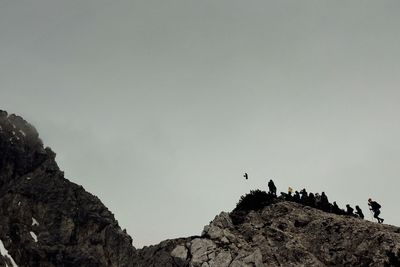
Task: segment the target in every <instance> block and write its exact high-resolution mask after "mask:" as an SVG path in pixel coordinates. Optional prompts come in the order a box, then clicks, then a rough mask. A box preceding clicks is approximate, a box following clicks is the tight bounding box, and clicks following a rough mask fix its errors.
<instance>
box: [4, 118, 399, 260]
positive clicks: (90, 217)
mask: <svg viewBox="0 0 400 267" xmlns="http://www.w3.org/2000/svg"><path fill="white" fill-rule="evenodd" d="M249 195H250V197H249V198H246V197H242V198H241V201H240V202H239V203H240V205H239V204H238V206H237V207H236V209H235V210H234V211H233V212H231V213H227V212H222V213H220V214H219V215H218V216H216V217H215V219H214V220H213V221H212V222H210V224H209V225H207V226H205V227H204V229H203V232H202V234H201V235H200V236H191V237H187V238H178V239H171V240H165V241H163V242H161V243H160V244H158V245H153V246H149V247H144V248H142V249H138V250H136V249H135V248H134V247H133V246H132V239H131V237H130V236H128V235H127V234H126V232H125V231H122V230H121V228H120V227H119V225H118V222H117V221H116V220H115V218H114V216H113V214H112V213H111V212H110V211H109V210H108V209H107V208H106V207H105V206H104V205H103V204H102V203H101V201H100V200H99V199H98V198H97V197H95V196H93V195H91V194H90V193H88V192H86V191H85V190H84V189H83V188H82V187H81V186H79V185H76V184H74V183H72V182H70V181H68V180H67V179H65V178H64V174H63V172H61V171H60V170H59V168H58V166H57V164H56V162H55V153H54V152H53V151H52V150H51V149H50V148H44V147H43V144H42V141H41V140H40V139H39V135H38V133H37V131H36V130H35V128H34V127H33V126H32V125H30V124H29V123H27V122H26V121H25V120H23V119H22V118H21V117H18V116H15V115H8V114H7V113H6V112H3V111H0V266H89V267H90V266H135V267H136V266H137V267H151V266H154V267H168V266H185V267H213V266H215V267H228V266H229V267H250V266H252V267H254V266H255V267H261V266H399V263H400V228H398V227H394V226H389V225H382V224H377V223H373V222H369V221H365V220H361V219H359V218H355V217H350V216H343V215H336V214H334V213H327V212H324V211H322V210H318V209H315V208H312V207H308V206H304V205H302V204H298V203H294V202H289V201H284V200H282V199H278V198H276V197H271V196H270V195H268V194H267V193H266V192H262V191H259V190H258V191H254V192H253V194H249Z"/></svg>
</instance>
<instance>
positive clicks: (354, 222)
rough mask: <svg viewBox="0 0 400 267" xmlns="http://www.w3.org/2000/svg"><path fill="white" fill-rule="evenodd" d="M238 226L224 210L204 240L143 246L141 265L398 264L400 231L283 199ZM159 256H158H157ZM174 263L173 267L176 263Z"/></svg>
mask: <svg viewBox="0 0 400 267" xmlns="http://www.w3.org/2000/svg"><path fill="white" fill-rule="evenodd" d="M243 216H244V218H242V220H241V223H239V224H234V223H233V222H232V218H231V216H230V214H228V213H226V212H222V213H221V214H220V215H218V216H217V217H215V219H214V220H213V221H212V222H211V223H210V224H209V225H207V226H205V227H204V231H203V234H202V236H201V237H191V238H188V239H184V240H183V239H182V240H169V241H167V243H165V242H163V243H161V244H160V245H157V246H152V247H149V248H143V249H142V251H141V253H142V254H143V255H145V254H146V253H145V252H144V251H147V252H148V256H147V257H144V258H143V259H142V261H141V262H137V264H138V265H137V266H143V267H144V266H154V267H155V266H191V267H211V266H214V267H228V266H229V267H238V266H246V267H247V266H256V267H261V266H398V265H396V264H397V263H398V262H400V261H399V260H400V258H398V257H399V256H396V255H395V254H394V253H396V251H399V250H400V228H398V227H394V226H388V225H382V224H377V223H373V222H369V221H364V220H361V219H359V218H354V217H350V216H340V215H335V214H332V213H327V212H323V211H321V210H318V209H315V208H310V207H307V206H303V205H301V204H297V203H294V202H288V201H277V202H276V203H273V204H271V205H269V206H267V207H265V208H264V209H261V210H257V211H250V212H248V213H247V214H244V215H243ZM155 251H156V252H157V253H154V252H155ZM168 253H169V256H170V257H172V258H173V260H174V262H173V264H175V265H173V264H171V259H170V258H168V257H167V255H168ZM398 255H399V254H398Z"/></svg>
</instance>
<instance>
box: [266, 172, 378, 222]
mask: <svg viewBox="0 0 400 267" xmlns="http://www.w3.org/2000/svg"><path fill="white" fill-rule="evenodd" d="M268 189H269V192H268V193H269V194H271V195H273V196H275V197H276V186H275V184H274V182H273V181H272V179H271V180H269V182H268ZM280 197H281V198H283V199H285V200H288V201H293V202H296V203H300V204H303V205H307V206H310V207H313V208H317V209H320V210H323V211H325V212H330V213H334V214H338V215H348V216H354V217H358V218H361V219H364V214H363V212H362V210H361V208H360V207H359V206H358V205H357V206H356V207H355V208H356V211H355V212H354V209H353V208H352V207H351V206H350V205H349V204H347V205H346V210H343V209H341V208H339V206H338V205H337V203H336V201H334V202H333V203H332V204H331V203H330V202H329V200H328V197H327V196H326V194H325V192H322V193H321V194H319V193H315V194H313V193H307V191H306V189H303V190H301V191H300V192H298V191H295V192H294V194H293V189H292V188H291V187H289V189H288V192H287V193H284V192H282V193H281V196H280ZM368 205H369V206H370V210H371V211H372V212H373V213H374V218H376V219H377V220H378V223H383V221H384V220H383V219H382V218H380V217H379V214H380V213H381V212H380V208H381V205H379V204H378V203H377V202H376V201H373V200H372V199H371V198H370V199H368Z"/></svg>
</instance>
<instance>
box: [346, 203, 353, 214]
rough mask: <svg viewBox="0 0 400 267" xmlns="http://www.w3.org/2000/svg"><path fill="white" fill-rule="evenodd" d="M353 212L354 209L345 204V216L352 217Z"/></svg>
mask: <svg viewBox="0 0 400 267" xmlns="http://www.w3.org/2000/svg"><path fill="white" fill-rule="evenodd" d="M353 211H354V209H353V208H352V207H350V205H349V204H347V205H346V214H347V215H350V216H354V213H353Z"/></svg>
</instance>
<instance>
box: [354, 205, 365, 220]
mask: <svg viewBox="0 0 400 267" xmlns="http://www.w3.org/2000/svg"><path fill="white" fill-rule="evenodd" d="M355 213H356V214H357V215H358V217H360V218H361V219H364V213H363V212H362V210H361V209H360V207H359V206H358V205H357V206H356V212H355Z"/></svg>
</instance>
